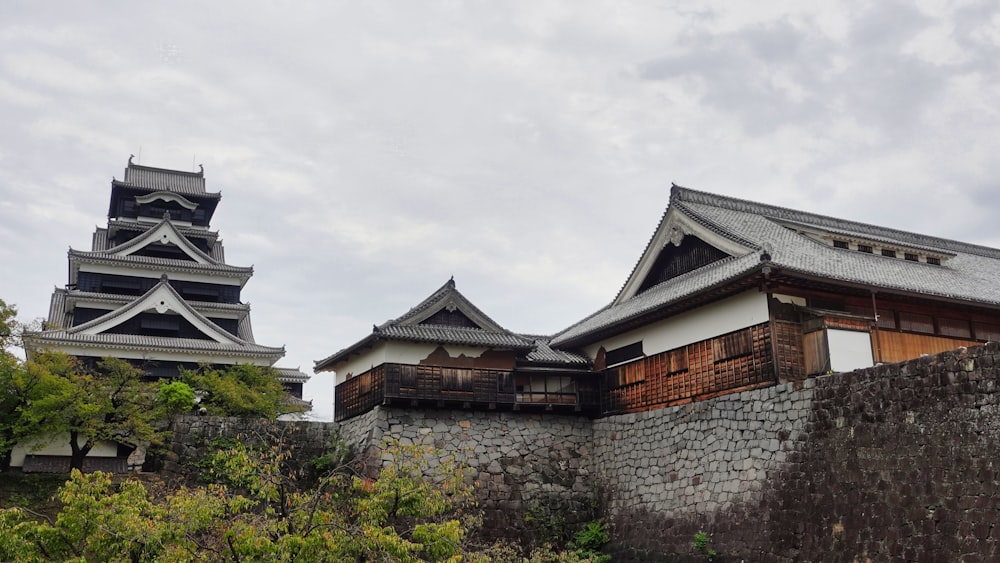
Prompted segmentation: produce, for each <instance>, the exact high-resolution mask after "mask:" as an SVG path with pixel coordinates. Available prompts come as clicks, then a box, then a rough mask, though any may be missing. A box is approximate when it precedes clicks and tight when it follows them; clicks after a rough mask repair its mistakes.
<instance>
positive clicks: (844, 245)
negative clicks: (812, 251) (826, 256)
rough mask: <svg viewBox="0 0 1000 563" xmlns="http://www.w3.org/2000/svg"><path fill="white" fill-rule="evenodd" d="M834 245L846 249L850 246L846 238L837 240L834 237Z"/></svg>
mask: <svg viewBox="0 0 1000 563" xmlns="http://www.w3.org/2000/svg"><path fill="white" fill-rule="evenodd" d="M833 247H834V248H845V249H846V248H850V247H849V246H848V244H847V241H846V240H836V239H834V241H833Z"/></svg>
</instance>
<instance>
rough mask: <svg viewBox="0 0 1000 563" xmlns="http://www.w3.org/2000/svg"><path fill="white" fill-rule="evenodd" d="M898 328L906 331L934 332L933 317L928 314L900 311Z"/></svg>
mask: <svg viewBox="0 0 1000 563" xmlns="http://www.w3.org/2000/svg"><path fill="white" fill-rule="evenodd" d="M899 329H900V330H905V331H908V332H921V333H924V334H934V319H933V318H932V317H931V316H930V315H921V314H918V313H904V312H900V313H899Z"/></svg>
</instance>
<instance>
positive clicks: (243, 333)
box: [236, 305, 254, 342]
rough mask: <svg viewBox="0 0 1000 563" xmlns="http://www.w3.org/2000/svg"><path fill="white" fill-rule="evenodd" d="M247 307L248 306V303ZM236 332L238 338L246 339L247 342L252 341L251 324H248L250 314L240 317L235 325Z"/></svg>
mask: <svg viewBox="0 0 1000 563" xmlns="http://www.w3.org/2000/svg"><path fill="white" fill-rule="evenodd" d="M247 307H249V305H248V306H247ZM236 332H237V333H239V335H240V338H242V339H243V340H246V341H247V342H254V339H253V325H251V324H250V315H246V316H244V317H243V318H241V319H240V323H239V325H237V327H236Z"/></svg>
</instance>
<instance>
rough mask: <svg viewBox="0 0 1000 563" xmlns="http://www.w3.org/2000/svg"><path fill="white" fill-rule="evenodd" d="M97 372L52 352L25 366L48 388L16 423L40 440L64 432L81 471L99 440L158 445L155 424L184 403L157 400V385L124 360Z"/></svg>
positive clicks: (73, 464)
mask: <svg viewBox="0 0 1000 563" xmlns="http://www.w3.org/2000/svg"><path fill="white" fill-rule="evenodd" d="M96 368H97V369H96V370H94V371H89V370H86V369H85V368H84V367H83V365H82V364H81V363H80V361H79V360H77V359H76V358H74V357H72V356H67V355H66V354H61V353H54V352H44V353H40V354H38V355H37V356H36V357H35V359H34V360H32V361H29V362H27V369H28V371H29V373H33V372H38V373H39V377H42V378H44V381H46V382H47V387H46V388H45V392H44V393H38V396H37V397H35V398H34V399H33V400H32V401H30V402H29V403H28V404H26V405H24V406H23V407H22V408H21V410H20V424H22V425H24V426H26V427H28V428H30V429H31V435H32V436H34V437H38V438H41V439H46V438H48V437H51V436H54V435H58V434H61V433H67V434H68V435H69V446H70V451H71V455H70V466H71V467H72V468H75V469H82V467H83V459H84V458H85V457H86V456H87V454H88V453H89V452H90V451H91V449H93V447H94V446H95V445H97V443H98V442H100V441H103V440H114V441H117V442H122V443H127V444H132V445H138V444H140V443H153V444H156V443H158V441H159V439H160V438H161V434H160V433H159V432H157V430H156V428H155V423H156V421H157V420H160V419H162V418H165V417H167V416H169V415H170V414H171V413H172V409H174V408H182V407H179V405H183V403H182V402H174V403H172V404H169V405H168V404H166V403H163V402H158V401H157V393H156V391H157V387H158V386H159V385H160V384H158V383H153V382H147V381H144V379H143V378H144V376H145V374H144V373H143V372H142V370H140V369H138V368H136V367H134V366H132V365H131V364H129V363H128V362H126V361H125V360H121V359H117V358H105V359H103V360H101V361H99V362H98V363H97V366H96Z"/></svg>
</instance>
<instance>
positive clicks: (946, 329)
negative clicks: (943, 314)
mask: <svg viewBox="0 0 1000 563" xmlns="http://www.w3.org/2000/svg"><path fill="white" fill-rule="evenodd" d="M937 321H938V332H939V333H940V334H941V336H951V337H954V338H972V328H971V327H970V326H969V321H963V320H961V319H944V318H939V319H938V320H937Z"/></svg>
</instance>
